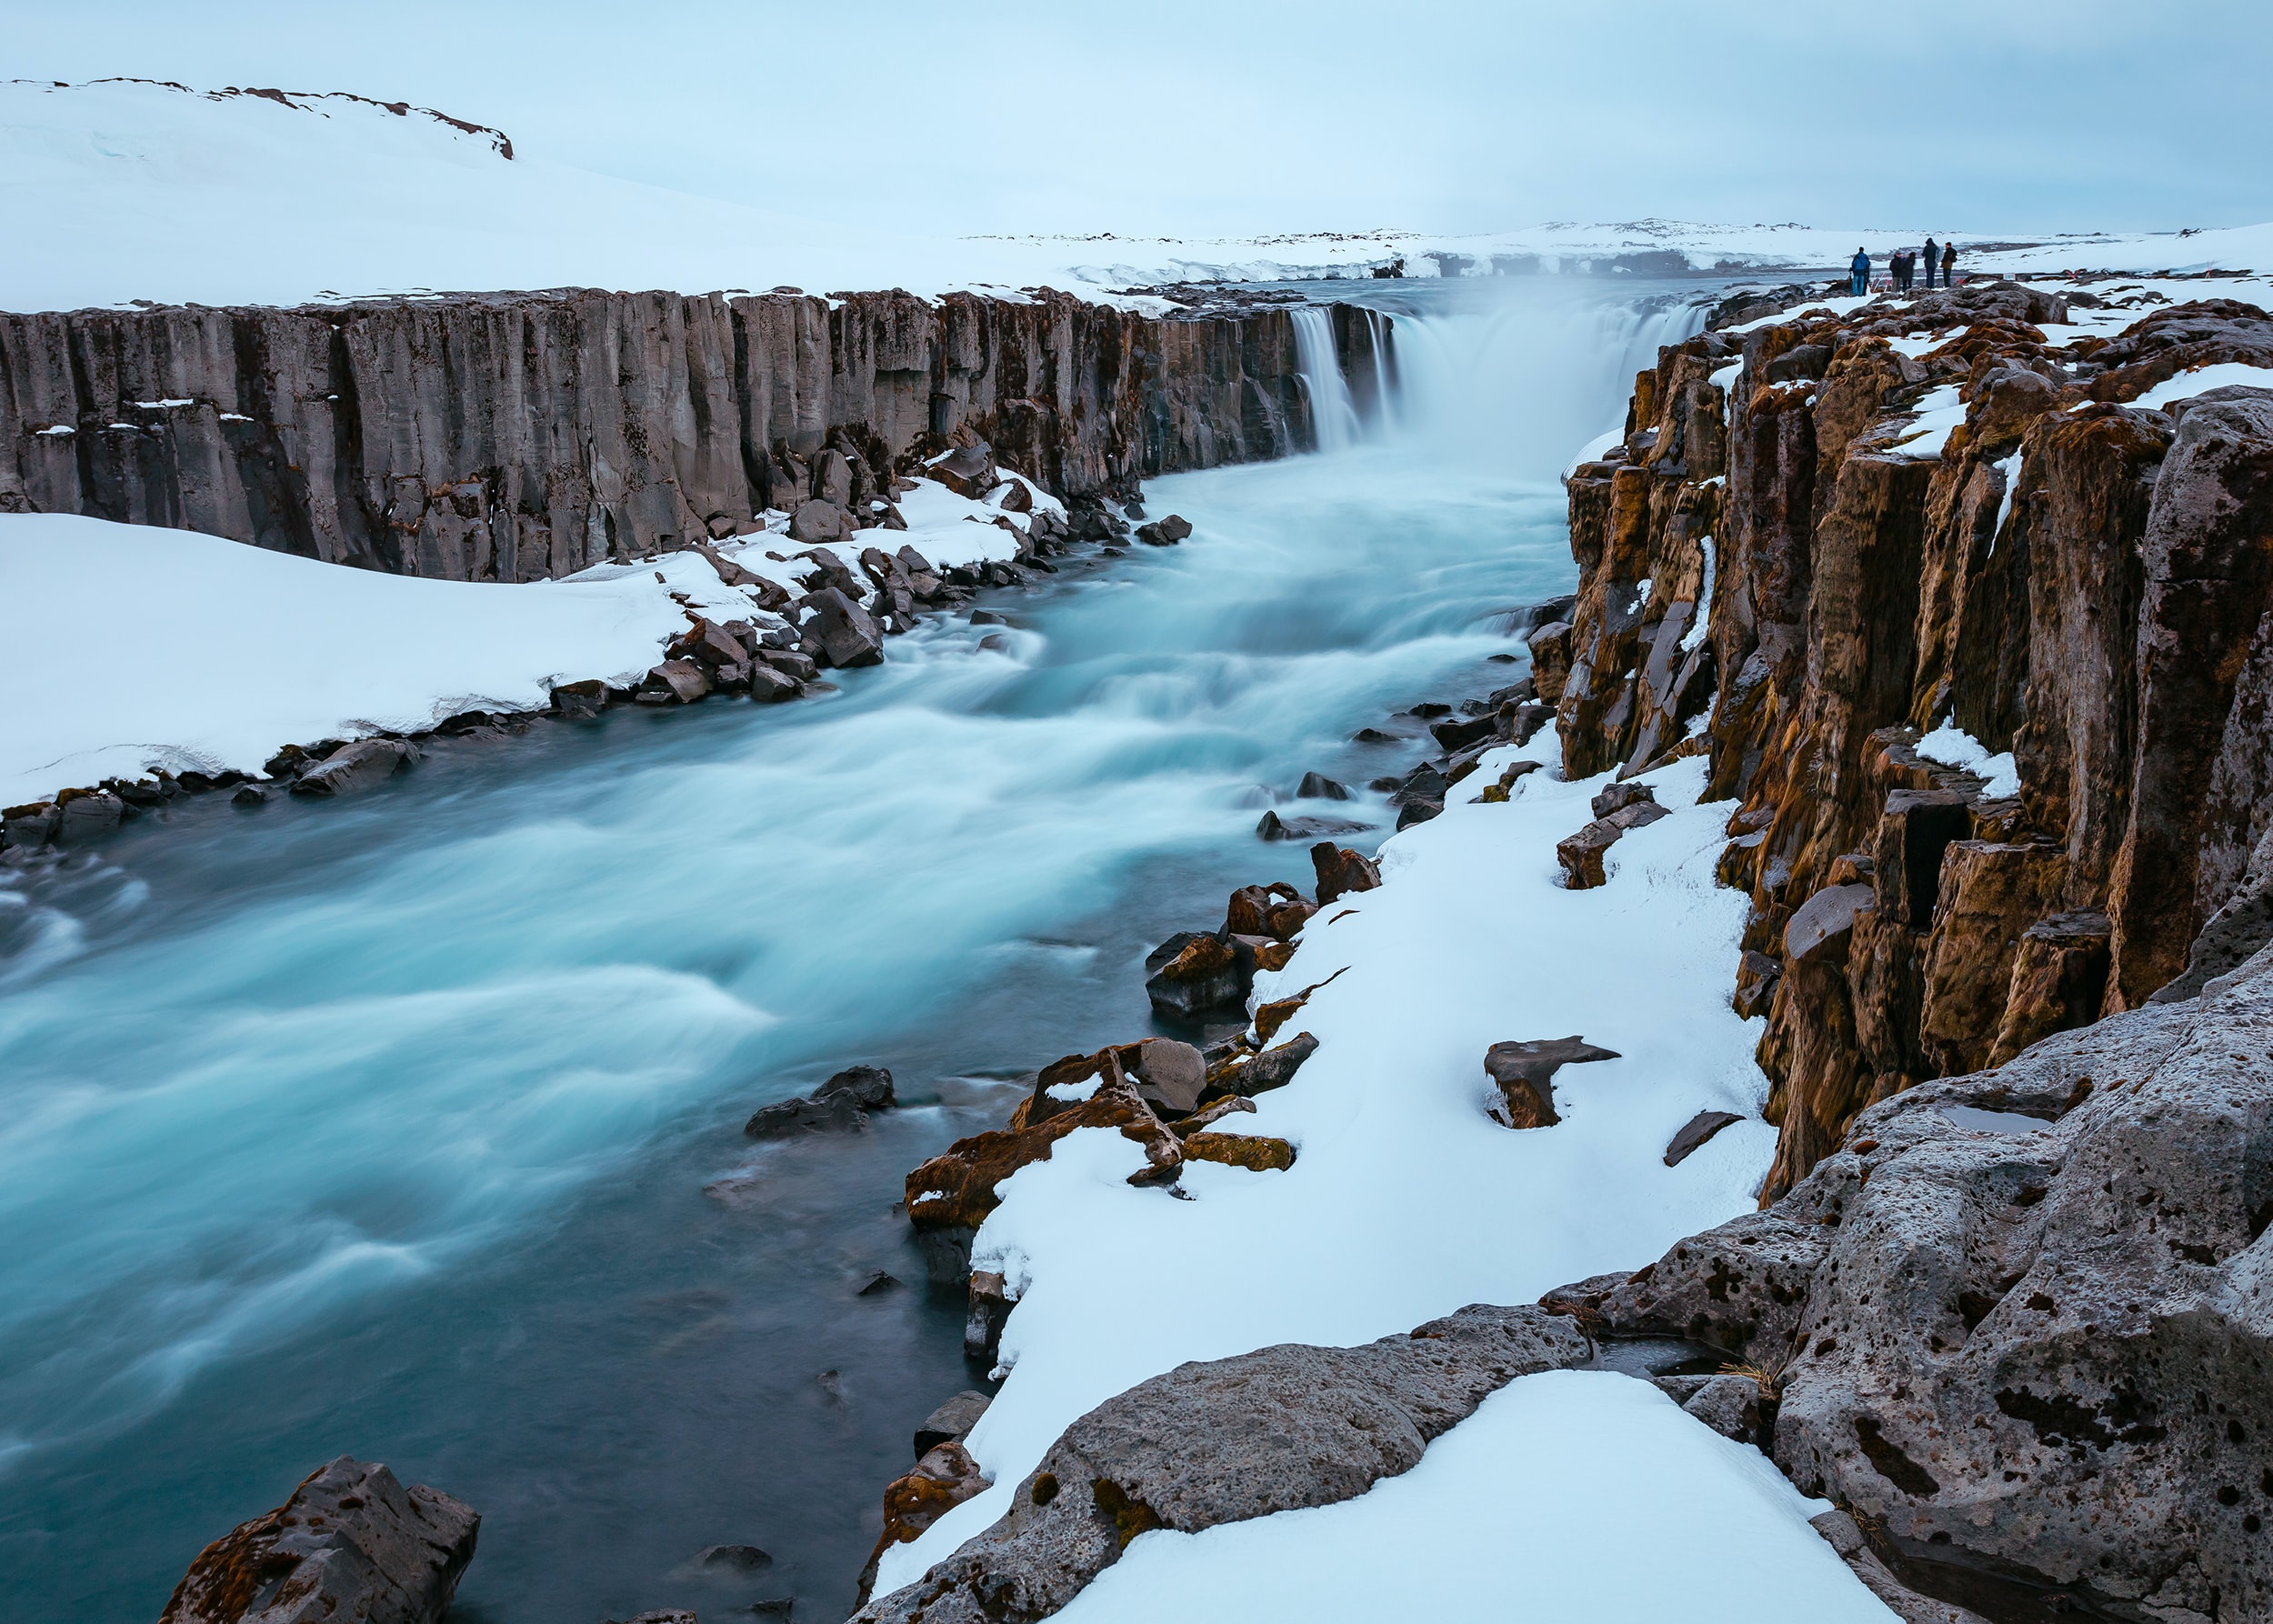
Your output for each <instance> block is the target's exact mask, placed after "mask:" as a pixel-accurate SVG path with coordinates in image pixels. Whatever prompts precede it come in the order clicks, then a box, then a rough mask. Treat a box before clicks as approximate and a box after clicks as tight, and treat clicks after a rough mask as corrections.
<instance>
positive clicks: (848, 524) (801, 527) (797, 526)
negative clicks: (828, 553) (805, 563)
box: [789, 498, 853, 546]
mask: <svg viewBox="0 0 2273 1624" xmlns="http://www.w3.org/2000/svg"><path fill="white" fill-rule="evenodd" d="M852 529H853V526H852V515H850V514H848V513H846V511H845V510H844V509H843V508H841V507H839V506H837V505H836V503H834V502H827V501H823V500H820V499H818V498H816V499H815V500H813V501H810V502H801V503H799V504H798V505H797V510H796V512H795V513H793V514H791V515H790V516H789V539H790V540H792V541H795V542H802V543H805V544H806V545H807V546H811V545H813V544H815V543H817V542H824V541H842V540H844V539H845V537H846V536H850V535H851V534H852Z"/></svg>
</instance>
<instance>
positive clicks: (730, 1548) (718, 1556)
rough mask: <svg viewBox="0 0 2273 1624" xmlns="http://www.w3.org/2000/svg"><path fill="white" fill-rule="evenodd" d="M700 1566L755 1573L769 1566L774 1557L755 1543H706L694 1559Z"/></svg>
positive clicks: (772, 1562)
mask: <svg viewBox="0 0 2273 1624" xmlns="http://www.w3.org/2000/svg"><path fill="white" fill-rule="evenodd" d="M695 1563H696V1566H697V1567H700V1568H724V1569H732V1570H734V1571H736V1572H739V1573H756V1572H758V1571H759V1570H760V1569H766V1568H771V1567H772V1566H773V1565H774V1559H773V1558H772V1557H771V1556H769V1555H767V1554H766V1552H765V1551H762V1550H760V1549H758V1548H757V1547H756V1546H755V1545H706V1546H705V1547H704V1548H703V1551H702V1554H701V1555H700V1556H698V1557H696V1559H695Z"/></svg>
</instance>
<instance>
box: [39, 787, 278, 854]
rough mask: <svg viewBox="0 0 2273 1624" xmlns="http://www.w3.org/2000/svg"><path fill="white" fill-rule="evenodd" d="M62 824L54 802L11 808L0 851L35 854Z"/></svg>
mask: <svg viewBox="0 0 2273 1624" xmlns="http://www.w3.org/2000/svg"><path fill="white" fill-rule="evenodd" d="M262 798H263V799H265V798H267V797H265V796H264V797H262ZM62 822H63V808H62V807H58V806H56V805H55V803H54V802H53V801H35V802H33V803H31V804H30V805H28V806H23V807H9V808H8V809H7V811H6V813H5V815H4V816H0V849H5V850H8V851H37V850H39V849H40V848H42V847H45V846H46V845H47V844H48V843H49V842H51V841H52V840H54V839H55V830H56V828H57V827H59V826H60V825H61V824H62Z"/></svg>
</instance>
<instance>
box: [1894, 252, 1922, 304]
mask: <svg viewBox="0 0 2273 1624" xmlns="http://www.w3.org/2000/svg"><path fill="white" fill-rule="evenodd" d="M1917 272H1918V250H1917V249H1915V248H1906V249H1904V250H1903V251H1902V252H1901V253H1900V254H1898V255H1897V256H1895V266H1894V285H1895V286H1896V287H1897V288H1898V289H1900V290H1901V291H1902V292H1903V293H1906V294H1907V293H1908V292H1909V291H1910V278H1911V277H1912V276H1915V275H1916V274H1917Z"/></svg>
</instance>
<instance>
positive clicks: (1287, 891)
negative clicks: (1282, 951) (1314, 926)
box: [1220, 880, 1318, 942]
mask: <svg viewBox="0 0 2273 1624" xmlns="http://www.w3.org/2000/svg"><path fill="white" fill-rule="evenodd" d="M1317 911H1318V910H1317V905H1316V904H1314V903H1311V902H1307V901H1305V900H1304V899H1303V896H1302V893H1301V892H1299V891H1297V890H1296V889H1295V888H1294V887H1292V886H1290V885H1287V883H1286V882H1284V881H1283V880H1282V881H1278V882H1276V883H1274V884H1271V885H1268V886H1241V887H1239V888H1238V889H1237V890H1236V891H1234V892H1232V893H1231V901H1230V903H1229V905H1228V906H1227V907H1226V908H1225V909H1224V923H1223V929H1222V931H1221V933H1220V934H1222V935H1224V936H1267V937H1273V938H1274V939H1276V940H1278V941H1282V942H1284V941H1291V940H1293V939H1294V937H1295V936H1296V934H1297V932H1299V931H1300V930H1301V929H1302V927H1303V926H1305V925H1306V924H1307V923H1308V922H1309V920H1310V917H1311V916H1312V915H1313V914H1316V913H1317Z"/></svg>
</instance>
